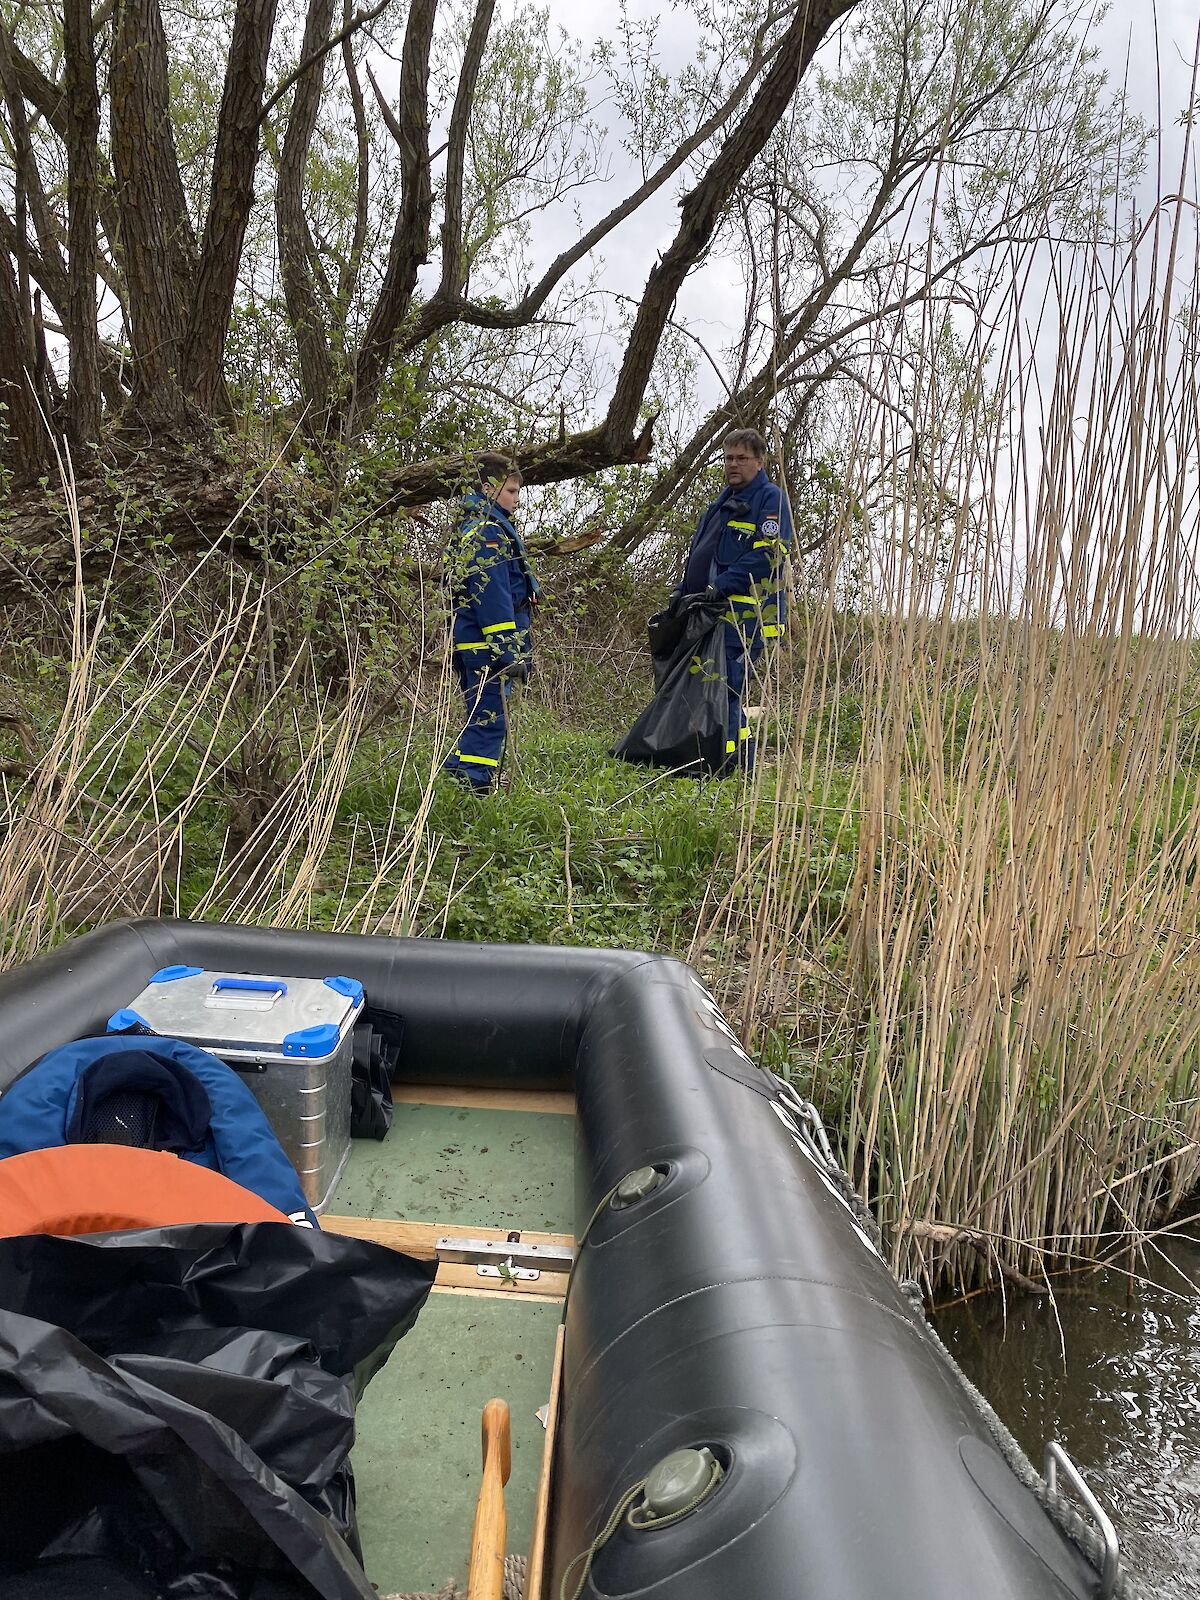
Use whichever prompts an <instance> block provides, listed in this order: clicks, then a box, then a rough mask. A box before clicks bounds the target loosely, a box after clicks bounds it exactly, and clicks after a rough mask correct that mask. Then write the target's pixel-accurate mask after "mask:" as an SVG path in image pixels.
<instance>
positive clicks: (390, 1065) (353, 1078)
mask: <svg viewBox="0 0 1200 1600" xmlns="http://www.w3.org/2000/svg"><path fill="white" fill-rule="evenodd" d="M403 1040H404V1018H403V1017H401V1016H399V1015H397V1013H396V1012H394V1011H383V1010H381V1009H380V1008H379V1007H378V1006H368V1007H367V1010H366V1011H365V1013H364V1014H363V1019H362V1021H361V1022H359V1023H357V1024H356V1025H355V1029H354V1055H353V1057H352V1063H351V1074H350V1134H351V1137H352V1138H355V1139H382V1138H384V1137H386V1135H387V1131H388V1129H389V1128H390V1127H391V1125H392V1073H393V1071H394V1070H395V1068H396V1066H397V1064H398V1063H399V1060H400V1046H401V1044H402V1043H403Z"/></svg>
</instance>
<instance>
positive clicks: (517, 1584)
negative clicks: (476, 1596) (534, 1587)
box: [380, 1556, 529, 1600]
mask: <svg viewBox="0 0 1200 1600" xmlns="http://www.w3.org/2000/svg"><path fill="white" fill-rule="evenodd" d="M528 1565H529V1563H528V1562H527V1560H526V1559H525V1557H524V1556H505V1558H504V1600H524V1594H525V1575H526V1570H527V1568H528ZM380 1600H467V1591H466V1590H465V1589H460V1588H459V1587H458V1584H457V1583H455V1582H454V1580H453V1579H451V1580H450V1581H449V1582H448V1583H446V1584H444V1585H443V1587H442V1588H440V1589H437V1590H434V1591H432V1592H431V1591H429V1590H422V1591H421V1593H420V1594H387V1595H381V1596H380Z"/></svg>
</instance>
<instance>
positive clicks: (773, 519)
mask: <svg viewBox="0 0 1200 1600" xmlns="http://www.w3.org/2000/svg"><path fill="white" fill-rule="evenodd" d="M723 449H724V457H725V487H724V489H722V490H721V493H720V494H719V495H718V496H717V498H716V499H715V500H714V501H713V503H712V504H711V505H710V506H709V508H708V510H707V511H706V512H705V513H704V515H703V516H702V517H701V518H700V522H699V525H698V526H697V528H696V531H695V533H694V534H693V535H692V546H691V549H690V550H689V551H688V558H687V566H686V567H685V568H684V573H683V581H682V582H681V583H680V584H679V585H678V586H677V587H676V589H675V593H674V594H673V596H672V597H671V606H672V608H673V609H676V610H678V608H679V607H680V606H683V605H687V604H688V603H689V601H700V600H708V601H710V602H713V601H718V602H719V601H724V602H725V603H726V611H725V677H726V681H727V683H728V685H729V723H728V732H727V735H726V741H725V764H726V765H725V770H727V771H736V770H738V769H741V770H743V771H746V772H749V771H751V770H752V768H753V766H754V739H753V737H752V736H751V733H750V725H749V722H748V721H747V718H746V711H745V707H744V705H743V703H742V701H743V695H744V691H745V687H746V672H747V667H748V666H749V667H752V666H753V665H754V663H755V662H756V661H757V660H758V658H759V656H760V655H761V654H762V652H763V646H764V641H765V640H767V639H775V638H778V637H779V635H780V634H781V633H782V631H783V624H784V615H785V597H784V590H783V565H784V559H785V557H786V555H787V551H788V546H789V545H790V543H791V539H792V518H791V513H790V511H789V509H788V504H787V501H786V499H785V498H784V496H783V494H782V492H781V491H780V489H779V486H778V484H774V483H772V482H771V480H770V478H768V477H767V470H766V460H767V441H766V440H765V439H764V438H763V436H762V434H761V433H756V432H755V431H754V429H753V428H739V429H737V430H736V431H735V432H733V433H731V434H729V435H728V436H727V437H726V439H725V442H724V446H723Z"/></svg>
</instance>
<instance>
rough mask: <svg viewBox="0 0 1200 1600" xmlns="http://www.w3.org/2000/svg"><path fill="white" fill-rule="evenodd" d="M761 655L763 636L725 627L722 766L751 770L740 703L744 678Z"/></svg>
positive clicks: (748, 735) (751, 749)
mask: <svg viewBox="0 0 1200 1600" xmlns="http://www.w3.org/2000/svg"><path fill="white" fill-rule="evenodd" d="M762 653H763V636H762V634H761V633H760V632H759V630H758V628H757V627H755V628H753V630H751V631H744V630H743V629H742V628H739V627H738V626H737V624H736V623H733V622H726V624H725V682H726V684H727V685H728V688H729V723H728V727H727V731H726V735H725V765H726V767H727V768H731V767H741V768H742V769H743V770H744V771H746V772H753V770H754V739H753V736H752V735H751V732H750V723H749V721H748V720H747V717H746V707H745V705H744V704H743V701H744V699H745V694H746V678H747V675H748V674H749V675H751V676H752V675H753V670H754V663H755V662H756V661H757V660H758V658H759V656H761V655H762Z"/></svg>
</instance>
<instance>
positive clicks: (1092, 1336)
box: [937, 1239, 1200, 1600]
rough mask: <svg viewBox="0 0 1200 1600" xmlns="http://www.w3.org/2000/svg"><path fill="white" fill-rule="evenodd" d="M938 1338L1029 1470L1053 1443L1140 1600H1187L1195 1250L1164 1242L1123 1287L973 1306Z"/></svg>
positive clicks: (1196, 1442)
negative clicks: (1091, 1499) (1117, 1546)
mask: <svg viewBox="0 0 1200 1600" xmlns="http://www.w3.org/2000/svg"><path fill="white" fill-rule="evenodd" d="M937 1329H938V1332H939V1333H940V1334H941V1336H942V1338H943V1339H944V1340H945V1341H946V1344H947V1345H948V1347H949V1349H950V1350H951V1352H952V1353H953V1355H954V1356H955V1357H956V1358H957V1360H958V1361H959V1362H960V1364H961V1365H962V1368H963V1370H964V1371H965V1372H966V1374H967V1376H968V1377H970V1378H971V1379H972V1380H973V1381H974V1382H975V1383H977V1384H978V1385H979V1387H980V1388H981V1389H982V1390H983V1392H984V1394H985V1395H986V1396H987V1397H988V1399H989V1400H990V1401H991V1402H992V1404H993V1405H994V1406H995V1408H996V1410H997V1411H998V1412H999V1413H1000V1415H1001V1416H1002V1417H1003V1419H1004V1421H1005V1422H1006V1423H1007V1424H1008V1426H1009V1427H1010V1428H1011V1429H1012V1431H1013V1433H1014V1434H1015V1435H1016V1436H1017V1438H1018V1440H1019V1441H1020V1443H1021V1445H1022V1446H1023V1448H1024V1449H1025V1450H1026V1451H1027V1452H1028V1454H1029V1455H1030V1457H1031V1458H1032V1459H1033V1460H1034V1461H1035V1462H1037V1463H1039V1464H1040V1462H1041V1454H1042V1446H1043V1444H1044V1443H1045V1441H1046V1440H1047V1439H1058V1440H1059V1441H1060V1442H1061V1443H1062V1445H1063V1447H1064V1449H1066V1451H1067V1452H1068V1454H1069V1455H1070V1456H1071V1457H1072V1459H1073V1460H1074V1461H1075V1462H1076V1464H1077V1465H1078V1466H1079V1468H1080V1470H1081V1471H1082V1472H1083V1473H1084V1474H1085V1476H1086V1477H1087V1479H1088V1481H1089V1483H1090V1484H1091V1485H1092V1487H1093V1489H1094V1490H1095V1491H1096V1493H1097V1495H1098V1496H1099V1497H1100V1500H1101V1501H1102V1503H1103V1504H1104V1505H1105V1506H1106V1507H1107V1508H1108V1510H1109V1512H1110V1514H1111V1515H1112V1517H1113V1520H1114V1522H1115V1523H1116V1526H1117V1532H1118V1534H1119V1536H1120V1539H1121V1547H1122V1551H1123V1553H1124V1555H1125V1558H1126V1561H1127V1563H1128V1565H1129V1568H1130V1570H1131V1572H1132V1573H1133V1574H1134V1575H1135V1578H1136V1580H1137V1582H1138V1585H1139V1588H1140V1589H1141V1590H1142V1592H1143V1593H1144V1594H1145V1595H1146V1596H1147V1597H1148V1600H1149V1597H1153V1600H1200V1244H1197V1243H1195V1242H1187V1241H1183V1240H1178V1239H1177V1240H1172V1241H1171V1242H1170V1243H1169V1244H1168V1245H1167V1246H1165V1247H1164V1249H1163V1250H1162V1252H1161V1253H1160V1254H1159V1256H1158V1257H1157V1258H1156V1259H1155V1261H1154V1262H1153V1263H1151V1264H1150V1265H1149V1266H1148V1267H1147V1269H1146V1277H1145V1279H1144V1281H1142V1282H1141V1283H1139V1284H1138V1285H1136V1286H1134V1287H1132V1288H1131V1286H1130V1284H1129V1282H1128V1280H1127V1279H1126V1278H1125V1277H1124V1276H1123V1275H1121V1274H1118V1273H1111V1272H1110V1273H1102V1274H1094V1275H1092V1276H1089V1277H1087V1278H1076V1279H1073V1280H1071V1281H1069V1282H1068V1283H1067V1284H1066V1285H1065V1286H1064V1287H1060V1288H1058V1289H1056V1306H1054V1307H1052V1306H1050V1305H1049V1304H1047V1303H1045V1302H1042V1301H1034V1300H1028V1301H1018V1302H1015V1303H1014V1302H1013V1301H1012V1300H1010V1301H1009V1303H1008V1305H1007V1306H1004V1305H1003V1304H1002V1303H1001V1302H1000V1299H999V1297H998V1296H997V1297H987V1298H983V1297H981V1298H979V1299H975V1300H971V1301H968V1302H966V1303H965V1304H963V1305H959V1306H954V1307H951V1308H949V1309H947V1310H946V1311H943V1312H940V1313H939V1314H938V1317H937Z"/></svg>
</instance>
